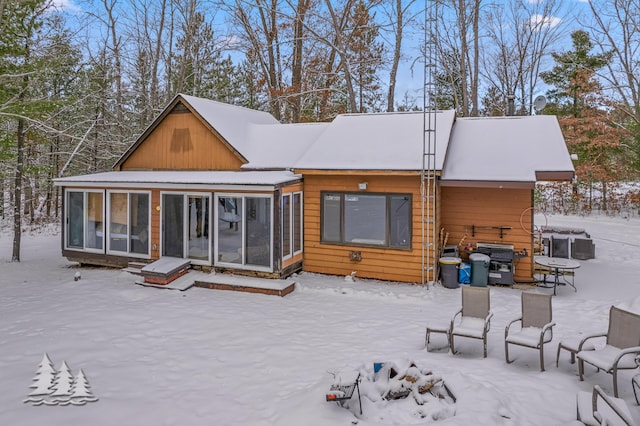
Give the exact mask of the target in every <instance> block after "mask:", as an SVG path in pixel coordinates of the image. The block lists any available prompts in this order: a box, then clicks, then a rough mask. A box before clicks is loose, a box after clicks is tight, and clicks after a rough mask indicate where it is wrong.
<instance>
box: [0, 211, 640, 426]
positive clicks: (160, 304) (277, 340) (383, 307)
mask: <svg viewBox="0 0 640 426" xmlns="http://www.w3.org/2000/svg"><path fill="white" fill-rule="evenodd" d="M544 222H545V220H544V218H539V217H537V218H536V223H544ZM546 222H547V223H548V224H549V225H550V226H556V227H557V226H565V227H575V228H582V229H584V230H585V231H587V232H588V233H589V234H590V235H591V236H592V238H593V241H594V243H595V245H596V258H595V259H591V260H585V261H580V268H579V269H578V270H577V271H576V276H575V283H576V287H577V291H574V290H573V288H571V287H569V286H560V287H559V288H558V291H557V293H558V294H557V296H554V297H553V299H552V303H553V317H554V321H555V322H556V323H557V325H556V326H555V327H554V338H553V341H552V342H551V343H550V344H547V345H546V347H545V366H546V371H544V372H541V371H540V369H539V360H538V352H537V351H535V350H532V349H527V348H520V347H513V346H512V347H511V349H510V354H511V356H512V358H513V359H514V362H513V363H512V364H506V362H505V360H504V340H503V339H504V330H505V327H506V324H507V323H508V322H509V321H510V320H512V319H514V318H516V317H517V316H519V314H520V292H521V290H518V289H514V288H509V287H501V286H491V287H490V295H491V308H492V311H493V313H494V316H493V319H492V321H491V329H490V331H489V335H488V336H489V337H488V356H487V358H483V356H482V345H481V343H480V342H479V341H477V340H471V339H464V338H459V339H457V340H456V348H457V350H458V353H457V354H456V355H452V354H451V353H450V352H449V351H448V349H447V347H446V342H445V339H444V336H442V335H434V338H433V340H432V344H431V345H430V348H431V351H429V352H427V351H426V350H425V348H424V337H425V327H426V325H427V324H433V325H445V326H446V324H447V323H448V322H449V320H450V319H451V317H452V316H453V314H454V313H455V312H456V311H457V310H458V309H459V308H460V295H461V294H460V293H461V291H460V289H449V288H444V287H442V286H440V285H435V286H432V287H430V288H426V287H422V286H420V285H408V284H399V283H390V282H381V281H374V280H364V279H358V277H356V280H355V282H348V281H346V280H345V278H344V277H336V276H327V275H320V274H306V273H302V274H299V275H296V276H294V277H293V278H294V279H295V281H296V290H295V291H294V292H293V293H291V294H289V295H287V296H285V297H283V298H281V297H276V296H267V295H260V294H249V293H239V292H232V291H216V290H208V289H201V288H191V289H189V290H186V291H183V292H182V291H177V290H166V289H158V288H150V287H142V286H138V285H136V284H134V281H135V279H136V277H135V276H133V275H132V274H129V273H127V272H123V271H120V270H114V269H106V268H95V267H93V268H89V267H87V268H77V267H75V265H74V264H72V263H70V262H68V261H66V259H64V258H63V257H61V253H60V239H59V238H60V237H59V235H58V229H57V227H43V228H41V229H39V230H37V231H36V232H35V233H33V232H27V233H25V235H24V237H23V240H22V241H23V251H22V262H19V263H17V262H10V259H11V240H12V239H11V236H10V234H9V232H10V231H9V229H10V228H8V227H7V228H2V229H1V230H0V282H1V285H0V311H1V312H2V316H1V320H0V348H1V349H0V378H1V380H2V388H3V392H1V393H0V424H3V425H18V424H19V425H27V426H28V425H42V424H47V425H69V424H92V425H114V424H122V425H133V424H135V425H142V426H144V425H153V426H157V425H186V424H188V425H211V424H220V425H228V426H234V425H238V426H240V425H242V426H244V425H251V426H266V425H294V424H295V425H331V426H333V425H345V426H346V425H352V424H358V425H361V426H369V425H412V424H424V423H426V422H427V423H428V422H435V421H436V420H435V419H437V423H438V424H442V425H469V424H475V425H543V424H544V425H558V424H562V425H567V424H572V422H573V421H574V420H575V411H576V395H577V394H578V392H590V391H591V389H592V388H593V386H594V385H599V386H601V387H602V388H603V389H604V390H605V392H607V393H609V394H611V393H612V380H611V376H610V375H608V374H605V373H603V372H596V370H595V368H591V367H588V366H587V367H586V374H585V380H584V381H583V382H581V381H580V380H579V379H578V375H577V367H576V365H575V364H573V365H572V364H570V362H569V357H568V354H567V353H566V352H563V353H562V355H561V358H560V363H559V366H558V367H556V366H555V353H556V348H557V344H558V343H559V342H560V341H562V340H566V339H571V338H576V337H578V336H584V335H587V334H592V333H596V332H601V331H604V330H606V327H607V319H608V311H609V308H610V306H611V305H616V306H620V307H622V308H624V309H628V310H633V311H635V312H640V287H638V273H639V272H640V271H639V266H638V261H637V258H638V248H639V247H640V243H639V242H638V241H640V218H638V217H637V216H634V217H630V218H627V219H625V218H609V217H605V216H588V217H577V216H548V217H547V218H546ZM516 267H517V266H516ZM76 272H79V273H80V276H81V278H80V279H79V280H77V281H76V280H74V276H75V273H76ZM527 291H532V292H536V293H545V294H550V293H551V291H552V290H551V289H545V288H542V287H531V288H530V289H529V290H527ZM597 343H598V345H601V344H602V343H601V342H597ZM45 353H46V354H47V355H48V357H49V358H50V360H51V362H52V364H53V366H54V368H55V369H60V367H61V366H62V364H63V362H64V363H66V364H67V365H68V367H69V369H70V371H71V374H72V375H73V376H74V377H77V376H79V371H80V370H82V371H83V375H84V377H85V379H86V381H87V384H88V385H89V387H88V390H90V392H91V394H92V395H93V397H94V398H96V399H97V400H96V401H93V402H91V401H87V402H86V403H85V404H84V405H79V406H74V405H67V406H59V405H45V404H42V405H39V406H36V405H33V404H32V403H31V402H23V401H24V400H25V399H27V395H28V394H29V393H30V392H31V391H32V390H33V388H31V387H30V386H31V385H32V384H33V383H36V382H34V381H33V379H34V378H36V377H37V371H38V369H39V364H40V362H41V361H42V359H43V355H44V354H45ZM374 363H384V364H385V365H387V366H396V367H397V368H398V369H399V370H403V371H404V369H406V368H407V367H408V366H409V365H410V364H411V363H413V364H415V365H416V369H417V370H418V371H419V372H420V373H421V374H422V375H424V376H428V377H431V378H439V379H441V380H443V381H444V383H446V385H447V387H448V388H449V389H450V390H451V391H452V393H453V394H454V395H455V397H456V402H455V403H452V401H451V400H450V399H446V398H445V399H438V400H436V399H434V398H430V397H429V396H427V397H425V399H426V400H427V401H426V402H425V403H424V404H423V405H418V404H417V403H416V399H415V398H412V397H410V398H407V399H403V400H397V401H391V400H389V401H387V400H384V399H382V397H381V394H382V393H383V392H385V391H387V390H388V389H390V388H391V385H392V383H391V382H387V381H386V380H384V379H382V378H380V377H379V376H376V375H375V374H374V373H373V364H374ZM429 372H430V373H431V374H430V375H428V374H427V373H429ZM357 373H361V374H362V378H363V379H362V382H361V396H362V406H363V414H362V415H360V414H359V407H358V405H357V403H356V400H355V399H353V400H352V401H351V402H350V403H348V404H347V406H346V407H340V406H338V405H337V404H336V403H332V402H326V400H325V398H326V393H327V392H328V391H329V389H330V387H331V385H332V384H333V383H334V382H335V381H336V380H344V381H346V380H348V378H349V377H353V375H354V374H356V375H357ZM637 373H639V372H638V371H637V370H636V371H635V372H630V371H624V372H622V373H621V376H620V397H621V398H623V399H624V401H625V402H626V404H627V406H628V407H629V409H630V411H631V413H632V415H633V416H634V419H635V421H636V422H638V423H640V407H639V406H638V405H637V404H636V403H635V400H634V397H633V392H632V389H631V377H632V376H633V374H637Z"/></svg>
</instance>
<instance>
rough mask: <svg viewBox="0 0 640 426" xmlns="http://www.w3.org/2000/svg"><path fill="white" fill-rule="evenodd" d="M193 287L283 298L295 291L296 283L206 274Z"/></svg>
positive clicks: (286, 280) (288, 280)
mask: <svg viewBox="0 0 640 426" xmlns="http://www.w3.org/2000/svg"><path fill="white" fill-rule="evenodd" d="M195 285H196V286H197V287H204V288H210V289H213V290H232V291H244V292H247V293H260V294H268V295H272V296H280V297H284V296H286V295H287V294H289V293H291V292H292V291H293V290H295V287H296V282H295V280H293V279H284V280H278V279H270V278H257V277H245V276H241V275H231V274H207V275H205V276H204V277H202V278H198V279H197V280H196V283H195Z"/></svg>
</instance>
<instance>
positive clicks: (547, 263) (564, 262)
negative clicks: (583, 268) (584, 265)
mask: <svg viewBox="0 0 640 426" xmlns="http://www.w3.org/2000/svg"><path fill="white" fill-rule="evenodd" d="M533 261H534V262H535V263H536V264H538V265H540V266H544V267H545V268H549V269H551V270H552V272H551V275H553V276H554V280H553V295H554V296H555V295H556V288H557V287H558V285H559V284H564V283H561V282H560V278H559V277H560V271H573V270H575V269H578V268H579V267H580V262H578V261H577V260H573V259H565V258H563V257H549V256H536V257H534V259H533ZM544 275H545V279H544V280H543V281H542V282H543V283H546V282H547V281H546V274H544ZM564 281H565V283H567V284H569V285H570V286H571V287H573V289H574V290H575V291H578V289H577V288H576V286H575V283H574V282H569V281H568V280H566V279H565V280H564ZM543 287H546V286H544V285H543ZM547 288H551V287H547Z"/></svg>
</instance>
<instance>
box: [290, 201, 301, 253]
mask: <svg viewBox="0 0 640 426" xmlns="http://www.w3.org/2000/svg"><path fill="white" fill-rule="evenodd" d="M296 194H299V195H300V250H297V251H293V255H294V256H296V255H298V254H300V253H302V252H303V251H304V232H303V231H304V197H303V195H302V191H296V192H294V193H292V195H294V196H295V195H296ZM293 198H294V197H293V196H292V197H291V209H292V210H293V208H294V205H295V204H294V202H293ZM292 219H293V216H292ZM294 223H295V221H294V220H291V229H292V230H293V227H294V226H295V225H294ZM294 235H295V234H292V237H291V243H292V248H291V249H292V250H293V247H294V246H295V244H293V237H294Z"/></svg>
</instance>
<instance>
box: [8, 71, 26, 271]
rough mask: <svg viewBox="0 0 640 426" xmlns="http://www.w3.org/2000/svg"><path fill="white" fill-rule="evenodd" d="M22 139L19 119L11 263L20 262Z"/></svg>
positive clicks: (22, 126) (21, 126)
mask: <svg viewBox="0 0 640 426" xmlns="http://www.w3.org/2000/svg"><path fill="white" fill-rule="evenodd" d="M25 78H28V77H25ZM21 96H23V95H21ZM24 139H25V129H24V119H22V118H19V119H18V131H17V145H18V146H17V148H18V152H17V154H16V175H15V181H14V186H15V187H14V189H13V191H14V192H13V199H14V203H13V253H12V255H11V261H13V262H20V239H21V237H22V214H21V211H20V210H21V209H20V207H21V206H20V204H21V201H22V173H23V171H24Z"/></svg>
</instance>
